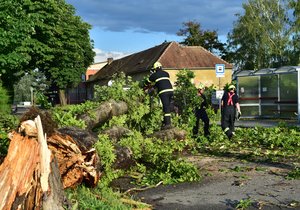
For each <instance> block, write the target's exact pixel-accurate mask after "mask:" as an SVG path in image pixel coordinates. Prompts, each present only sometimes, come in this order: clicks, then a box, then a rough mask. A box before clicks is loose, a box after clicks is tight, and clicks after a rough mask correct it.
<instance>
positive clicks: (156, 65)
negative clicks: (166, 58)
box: [152, 61, 162, 69]
mask: <svg viewBox="0 0 300 210" xmlns="http://www.w3.org/2000/svg"><path fill="white" fill-rule="evenodd" d="M161 67H162V65H161V63H160V62H158V61H157V62H155V63H154V64H153V66H152V69H157V68H161Z"/></svg>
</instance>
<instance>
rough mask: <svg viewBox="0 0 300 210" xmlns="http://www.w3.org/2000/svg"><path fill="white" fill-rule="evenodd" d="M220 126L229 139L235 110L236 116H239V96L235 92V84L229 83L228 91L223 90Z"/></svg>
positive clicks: (231, 134) (232, 130) (232, 129)
mask: <svg viewBox="0 0 300 210" xmlns="http://www.w3.org/2000/svg"><path fill="white" fill-rule="evenodd" d="M221 109H222V116H221V126H222V129H223V131H224V132H225V134H226V136H227V137H228V138H229V139H231V137H232V136H233V135H234V134H235V133H234V122H235V118H236V111H237V112H238V118H239V117H240V116H241V108H240V104H239V97H238V95H237V94H236V93H235V86H234V85H229V87H228V91H225V92H224V94H223V97H222V100H221Z"/></svg>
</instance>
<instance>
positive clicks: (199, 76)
mask: <svg viewBox="0 0 300 210" xmlns="http://www.w3.org/2000/svg"><path fill="white" fill-rule="evenodd" d="M165 71H167V72H168V73H169V74H170V79H171V82H172V84H173V85H174V82H175V81H176V74H177V73H178V71H179V70H165ZM191 71H192V72H194V74H195V78H194V84H195V85H198V84H199V83H200V82H201V83H203V84H204V85H205V86H206V87H209V86H211V85H212V84H213V85H214V86H216V88H217V89H223V87H224V86H225V84H226V83H230V82H231V79H232V69H228V70H225V77H217V76H216V70H215V69H210V70H191Z"/></svg>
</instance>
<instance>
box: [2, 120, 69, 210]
mask: <svg viewBox="0 0 300 210" xmlns="http://www.w3.org/2000/svg"><path fill="white" fill-rule="evenodd" d="M10 139H11V143H10V145H9V149H8V154H7V156H6V158H5V160H4V162H3V163H2V165H1V166H0V180H1V181H0V209H4V210H6V209H7V210H9V209H46V210H47V209H64V208H63V207H64V206H65V207H67V206H68V203H67V199H66V197H65V195H64V192H63V187H62V183H61V179H60V173H59V170H58V165H57V162H56V159H55V156H53V155H52V154H51V152H50V150H49V149H48V147H47V142H46V136H44V134H43V129H42V125H41V120H40V118H39V117H37V118H36V120H35V122H33V121H25V122H23V123H22V124H21V127H20V130H19V132H12V133H10Z"/></svg>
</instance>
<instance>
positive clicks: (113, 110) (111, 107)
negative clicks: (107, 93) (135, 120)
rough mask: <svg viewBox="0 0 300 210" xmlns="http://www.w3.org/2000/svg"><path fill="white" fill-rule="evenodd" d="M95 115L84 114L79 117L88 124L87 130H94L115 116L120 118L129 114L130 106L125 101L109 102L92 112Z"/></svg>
mask: <svg viewBox="0 0 300 210" xmlns="http://www.w3.org/2000/svg"><path fill="white" fill-rule="evenodd" d="M92 111H93V112H94V113H95V115H93V116H90V115H89V114H83V115H81V116H79V119H82V120H83V121H85V122H86V124H87V129H88V130H92V129H93V128H96V127H97V126H100V125H101V124H102V123H105V122H107V121H108V120H109V119H111V118H112V117H113V116H119V115H122V114H125V113H127V111H128V106H127V104H126V103H125V102H124V101H118V102H117V101H114V100H109V101H106V102H104V103H102V104H101V105H100V106H99V107H97V108H96V109H94V110H92Z"/></svg>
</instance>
